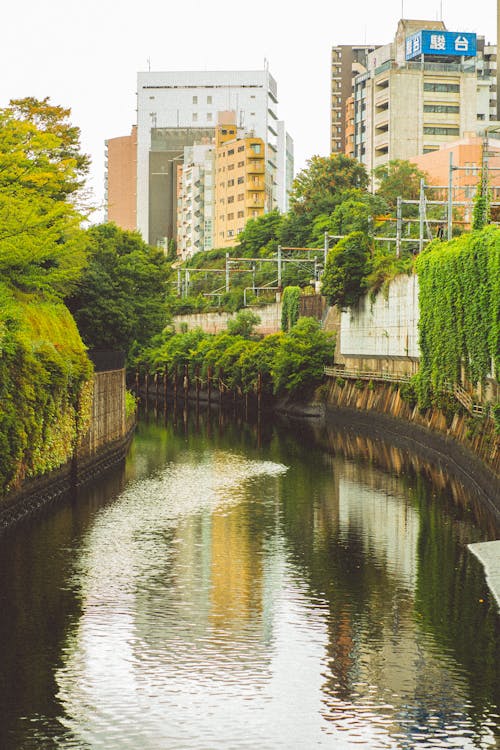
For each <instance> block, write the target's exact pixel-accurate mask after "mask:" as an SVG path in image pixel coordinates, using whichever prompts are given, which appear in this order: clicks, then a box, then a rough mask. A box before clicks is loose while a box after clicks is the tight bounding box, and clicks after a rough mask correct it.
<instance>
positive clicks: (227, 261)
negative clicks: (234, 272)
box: [226, 253, 229, 294]
mask: <svg viewBox="0 0 500 750" xmlns="http://www.w3.org/2000/svg"><path fill="white" fill-rule="evenodd" d="M227 292H229V253H226V294H227Z"/></svg>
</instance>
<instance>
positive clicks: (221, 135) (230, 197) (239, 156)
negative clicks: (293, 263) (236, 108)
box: [214, 122, 271, 247]
mask: <svg viewBox="0 0 500 750" xmlns="http://www.w3.org/2000/svg"><path fill="white" fill-rule="evenodd" d="M215 143H216V151H215V237H214V242H215V246H216V247H232V246H234V245H235V244H236V242H237V239H238V235H239V234H240V232H242V231H243V229H244V227H245V224H246V222H247V221H248V219H256V218H257V217H259V216H262V214H263V213H265V211H266V201H268V200H269V195H268V194H267V190H266V161H265V159H266V157H265V143H264V140H263V139H262V138H257V137H256V136H254V135H252V134H243V135H238V132H237V128H236V126H235V125H234V124H233V123H223V122H221V124H220V125H219V126H218V127H217V130H216V137H215ZM270 207H271V206H270V205H269V203H268V204H267V209H268V210H269V209H270Z"/></svg>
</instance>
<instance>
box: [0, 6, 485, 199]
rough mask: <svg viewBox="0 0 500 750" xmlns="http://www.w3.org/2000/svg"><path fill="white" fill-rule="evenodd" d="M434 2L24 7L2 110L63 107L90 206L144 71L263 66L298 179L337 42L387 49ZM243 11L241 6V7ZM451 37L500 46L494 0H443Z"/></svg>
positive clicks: (4, 51)
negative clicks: (79, 151)
mask: <svg viewBox="0 0 500 750" xmlns="http://www.w3.org/2000/svg"><path fill="white" fill-rule="evenodd" d="M440 7H441V3H440V0H404V2H403V3H402V2H401V0H379V1H378V2H374V0H355V1H351V2H349V0H330V1H329V2H328V0H326V1H325V0H309V1H308V2H306V3H303V2H300V3H299V2H296V1H295V0H287V1H286V2H285V0H266V1H264V0H253V2H250V3H244V4H242V3H237V4H233V5H227V4H220V5H219V4H216V3H213V2H207V0H175V2H173V0H163V2H159V0H143V2H136V1H135V2H131V0H121V2H120V1H116V0H114V1H113V2H112V0H85V2H83V1H81V2H76V0H48V2H45V3H42V2H40V0H24V2H8V3H5V4H4V6H3V7H2V44H1V45H0V60H1V70H2V75H1V77H0V106H6V105H7V103H8V101H9V99H11V98H20V97H24V96H36V97H39V98H43V97H45V96H49V97H50V98H51V100H52V101H53V102H54V103H56V104H62V105H64V106H66V107H70V108H71V110H72V121H73V123H74V124H75V125H78V126H79V127H80V129H81V131H82V144H83V148H84V150H85V151H86V152H87V153H89V154H90V155H91V157H92V162H93V166H92V176H91V187H92V190H93V192H94V195H95V201H96V203H102V200H103V190H104V184H103V183H104V141H105V139H106V138H112V137H115V136H119V135H126V134H128V133H129V132H130V127H131V125H132V124H134V122H135V106H136V99H135V92H136V75H137V71H139V70H147V69H148V59H149V60H150V64H151V70H258V69H262V68H263V66H264V60H265V59H267V60H268V61H269V70H270V72H271V74H272V75H273V76H274V77H275V79H276V81H277V84H278V97H279V111H278V115H279V117H280V119H284V120H285V122H286V125H287V129H288V131H289V133H290V134H291V136H292V137H293V139H294V142H295V164H296V171H297V170H300V169H302V168H303V167H304V166H305V163H306V160H307V159H308V158H309V157H310V156H312V155H313V154H321V155H327V154H328V150H329V127H330V123H329V98H330V89H329V73H330V68H329V65H330V49H331V46H332V45H333V44H360V43H361V44H363V43H365V42H366V43H381V44H383V43H386V42H388V41H390V40H391V39H392V38H393V36H394V32H395V29H396V25H397V22H398V20H399V18H401V14H402V10H403V12H404V16H405V17H406V18H428V19H436V18H439V17H440ZM242 8H244V10H242ZM442 12H443V20H444V22H445V24H446V26H447V28H448V29H450V30H452V31H472V32H476V33H478V34H482V35H484V36H485V37H486V40H487V41H490V42H492V43H495V42H496V0H476V2H471V1H470V0H442Z"/></svg>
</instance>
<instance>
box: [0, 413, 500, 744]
mask: <svg viewBox="0 0 500 750" xmlns="http://www.w3.org/2000/svg"><path fill="white" fill-rule="evenodd" d="M494 538H500V530H499V528H498V527H497V526H495V522H494V520H493V519H492V518H491V517H489V515H488V513H487V512H486V511H485V510H484V507H483V506H481V505H480V504H478V503H476V501H475V500H474V498H473V497H472V496H471V495H470V494H469V493H468V491H467V490H466V489H465V488H464V487H462V486H461V485H460V484H459V483H458V482H455V481H450V479H449V478H448V477H447V475H446V472H444V471H442V470H434V469H432V468H431V467H429V466H426V465H425V463H422V462H421V460H420V459H418V458H417V457H415V456H411V455H409V454H407V453H405V452H404V451H403V450H399V449H396V448H394V447H392V446H390V445H388V444H386V443H384V441H383V440H381V439H378V438H374V437H370V436H366V435H365V436H362V435H359V434H356V433H355V432H353V431H352V430H347V431H346V430H341V429H338V428H336V427H335V426H328V427H327V426H321V425H315V424H311V425H308V424H304V423H300V422H296V423H286V424H285V423H282V424H278V425H274V426H271V425H266V426H265V427H263V428H262V429H259V425H256V424H249V423H248V422H246V421H245V420H244V419H242V418H241V417H238V416H234V417H233V416H228V417H227V416H223V415H220V414H212V415H210V416H208V415H207V414H206V413H201V414H200V413H194V412H193V413H190V414H183V413H179V414H176V415H175V416H173V417H171V416H170V415H168V416H167V417H165V416H164V415H163V414H155V413H154V412H150V413H149V414H147V415H144V416H143V417H142V419H141V421H140V424H139V426H138V430H137V434H136V437H135V439H134V441H133V444H132V446H131V450H130V453H129V456H128V458H127V461H126V464H125V465H124V466H120V467H118V468H116V469H115V470H113V471H112V472H111V473H110V474H109V475H108V476H106V477H105V478H104V479H101V480H100V481H99V482H98V483H96V484H95V485H93V486H91V487H87V488H86V489H85V490H82V491H80V492H79V493H78V495H77V496H75V497H72V498H69V499H68V501H67V502H66V503H64V504H61V505H60V506H59V507H57V508H54V509H52V510H50V511H47V512H46V513H45V514H44V515H43V516H42V517H40V518H37V519H36V522H35V521H32V522H30V523H29V524H24V525H23V526H20V527H18V528H16V529H15V530H13V531H11V532H9V534H8V535H6V536H4V537H2V538H1V539H0V605H1V606H0V748H2V750H28V749H29V750H31V749H33V750H45V749H47V750H48V749H49V748H50V749H52V748H78V750H81V749H82V750H86V749H87V748H88V749H89V750H91V749H93V748H102V749H103V750H115V749H116V750H129V749H130V750H183V749H185V750H239V749H240V748H249V749H251V750H267V749H269V750H275V749H280V748H287V750H309V749H310V748H316V747H318V748H336V749H337V748H338V749H339V750H342V749H343V748H369V749H370V750H377V749H378V748H408V749H409V748H422V749H423V748H430V749H432V750H435V749H436V748H460V750H463V749H464V748H471V749H473V748H474V749H476V748H498V747H500V716H499V713H500V710H499V709H500V706H499V704H500V667H499V655H500V618H499V613H498V610H497V607H496V604H495V602H494V599H493V597H492V596H491V595H490V592H489V591H488V588H487V585H486V583H485V577H484V572H483V569H482V567H481V565H480V563H479V562H478V560H477V559H476V558H475V557H474V556H473V555H472V554H471V553H470V552H468V550H467V546H466V545H467V544H469V543H472V542H480V541H486V540H491V539H494Z"/></svg>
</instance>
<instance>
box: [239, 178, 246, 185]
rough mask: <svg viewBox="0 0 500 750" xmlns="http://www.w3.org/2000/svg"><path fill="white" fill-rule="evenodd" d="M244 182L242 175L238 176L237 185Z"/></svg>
mask: <svg viewBox="0 0 500 750" xmlns="http://www.w3.org/2000/svg"><path fill="white" fill-rule="evenodd" d="M244 182H245V178H244V177H238V185H242V184H243V183H244Z"/></svg>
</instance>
